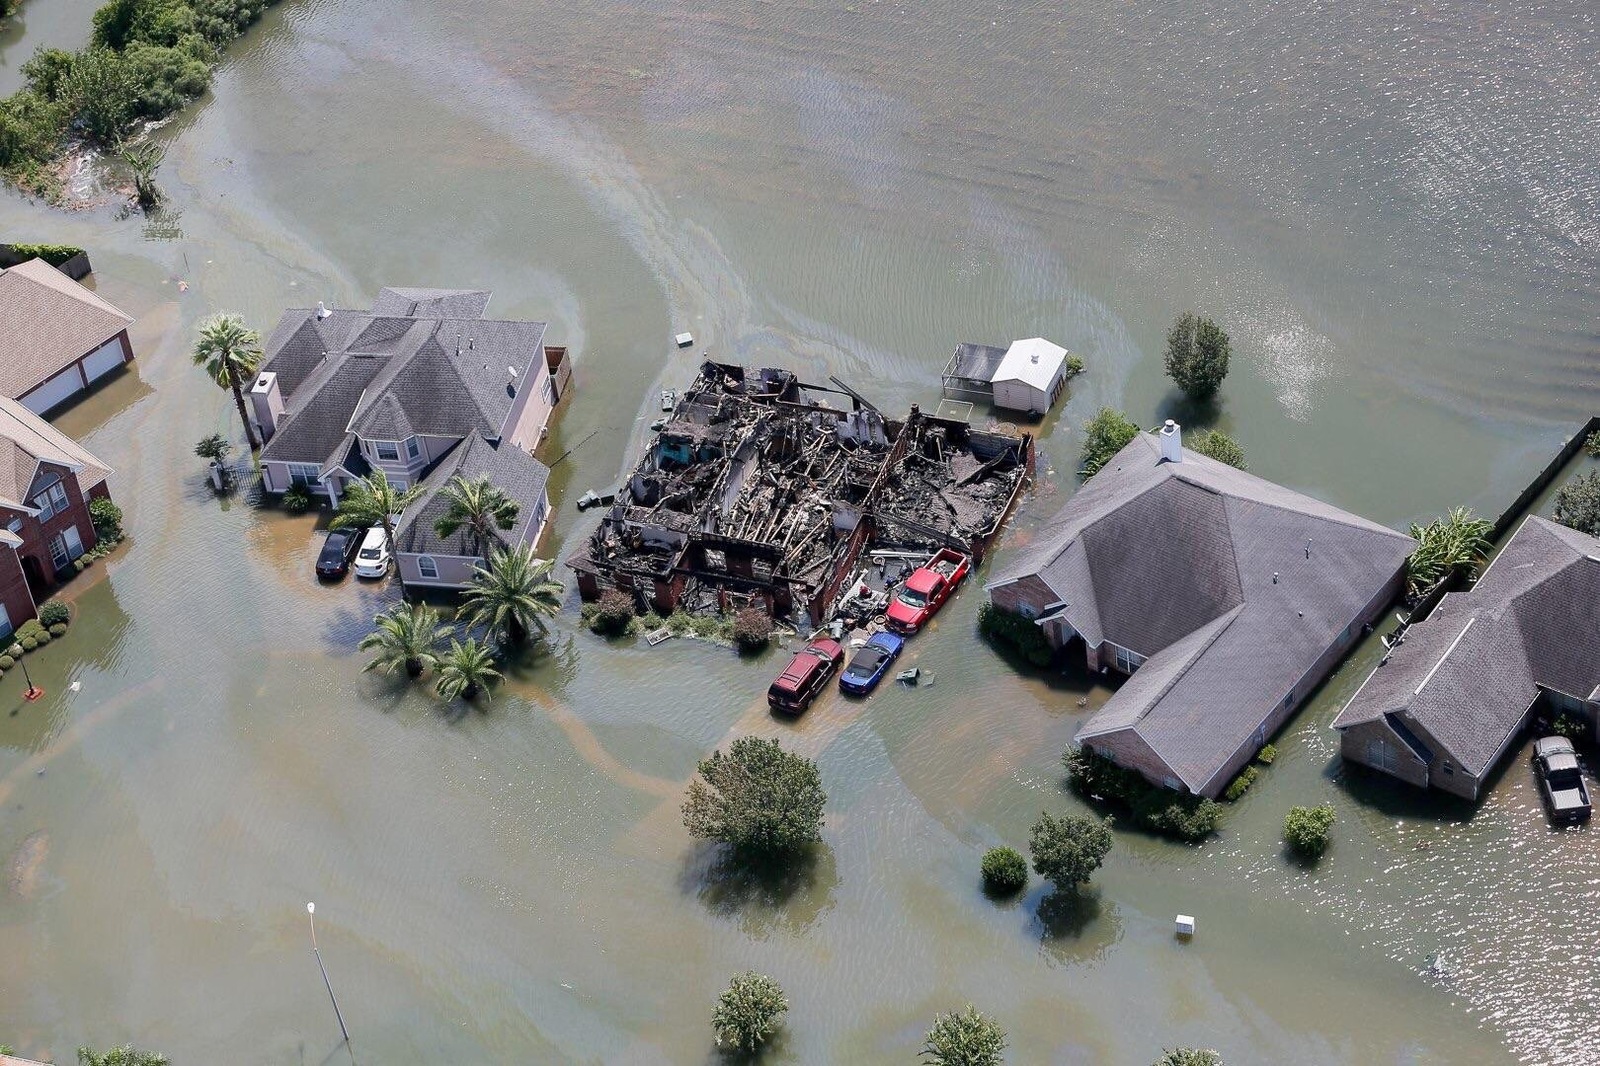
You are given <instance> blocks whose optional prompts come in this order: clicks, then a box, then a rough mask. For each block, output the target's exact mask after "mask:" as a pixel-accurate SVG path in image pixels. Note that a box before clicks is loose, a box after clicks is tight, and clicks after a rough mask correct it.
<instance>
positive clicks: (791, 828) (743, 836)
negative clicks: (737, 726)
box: [683, 737, 827, 859]
mask: <svg viewBox="0 0 1600 1066" xmlns="http://www.w3.org/2000/svg"><path fill="white" fill-rule="evenodd" d="M826 802H827V794H826V793H825V792H823V790H822V775H821V773H820V772H819V771H818V770H817V764H816V763H815V762H813V761H811V760H810V759H807V758H806V757H805V756H803V755H795V754H793V753H792V752H787V751H784V750H783V749H782V748H780V747H779V746H778V742H777V741H776V740H762V739H761V738H759V737H740V738H739V739H738V740H735V741H734V742H733V744H732V745H731V746H730V747H729V748H728V754H727V755H724V754H722V752H721V751H714V752H712V753H711V757H710V758H709V759H702V760H701V762H700V766H699V776H698V777H697V778H696V779H695V780H693V781H691V782H689V792H688V796H687V797H686V798H685V800H684V803H683V824H684V826H685V827H686V828H687V829H688V830H689V833H690V835H691V836H696V837H700V838H702V839H705V840H716V841H720V842H721V843H723V844H726V845H728V846H729V847H730V848H732V849H733V850H734V852H735V853H736V854H738V855H739V856H741V857H743V858H751V859H768V858H780V857H784V856H788V855H791V854H794V853H795V852H798V851H801V850H803V849H805V848H807V847H810V846H811V845H813V844H815V843H817V841H819V840H821V839H822V808H823V804H825V803H826Z"/></svg>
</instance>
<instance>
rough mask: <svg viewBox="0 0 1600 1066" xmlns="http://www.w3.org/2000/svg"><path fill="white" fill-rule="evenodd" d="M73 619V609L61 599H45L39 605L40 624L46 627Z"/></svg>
mask: <svg viewBox="0 0 1600 1066" xmlns="http://www.w3.org/2000/svg"><path fill="white" fill-rule="evenodd" d="M71 620H72V610H71V608H69V607H68V606H67V605H66V604H64V603H62V602H61V601H60V600H45V601H44V603H42V604H40V605H39V624H40V625H42V626H44V627H45V628H47V629H48V628H49V627H51V626H55V625H61V624H65V623H67V622H70V621H71Z"/></svg>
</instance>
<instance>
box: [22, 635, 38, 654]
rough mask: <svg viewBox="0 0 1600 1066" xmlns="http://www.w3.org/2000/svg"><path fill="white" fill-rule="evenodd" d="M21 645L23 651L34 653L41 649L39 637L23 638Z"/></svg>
mask: <svg viewBox="0 0 1600 1066" xmlns="http://www.w3.org/2000/svg"><path fill="white" fill-rule="evenodd" d="M20 643H21V645H22V650H23V651H34V650H36V649H37V648H38V647H39V640H38V638H37V637H23V638H22V640H21V642H20Z"/></svg>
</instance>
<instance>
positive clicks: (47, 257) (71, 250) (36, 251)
mask: <svg viewBox="0 0 1600 1066" xmlns="http://www.w3.org/2000/svg"><path fill="white" fill-rule="evenodd" d="M41 51H43V49H41ZM22 69H23V70H27V69H28V68H27V66H26V65H24V66H23V68H22ZM5 247H6V248H7V249H8V250H9V251H10V252H11V254H12V255H14V256H17V257H18V258H20V259H43V260H44V261H45V262H46V263H49V264H50V265H51V266H53V267H58V266H60V265H61V264H62V263H65V262H66V261H67V260H68V259H71V258H73V257H74V256H79V255H82V254H83V249H82V248H78V247H75V246H73V245H70V244H8V245H6V246H5Z"/></svg>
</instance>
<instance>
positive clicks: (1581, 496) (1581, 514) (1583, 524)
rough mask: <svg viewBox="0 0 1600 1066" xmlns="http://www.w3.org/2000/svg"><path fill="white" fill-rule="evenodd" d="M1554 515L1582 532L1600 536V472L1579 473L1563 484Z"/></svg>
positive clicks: (1559, 520)
mask: <svg viewBox="0 0 1600 1066" xmlns="http://www.w3.org/2000/svg"><path fill="white" fill-rule="evenodd" d="M1552 517H1554V518H1555V520H1556V521H1557V522H1560V523H1561V524H1562V525H1564V526H1567V527H1569V528H1571V529H1576V530H1577V531H1578V532H1580V533H1587V534H1589V536H1591V537H1600V472H1591V473H1588V474H1579V475H1578V476H1577V477H1575V478H1573V479H1572V480H1571V481H1569V482H1567V483H1566V484H1565V485H1563V486H1561V488H1560V489H1559V490H1558V491H1557V492H1556V506H1555V511H1554V512H1553V515H1552Z"/></svg>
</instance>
